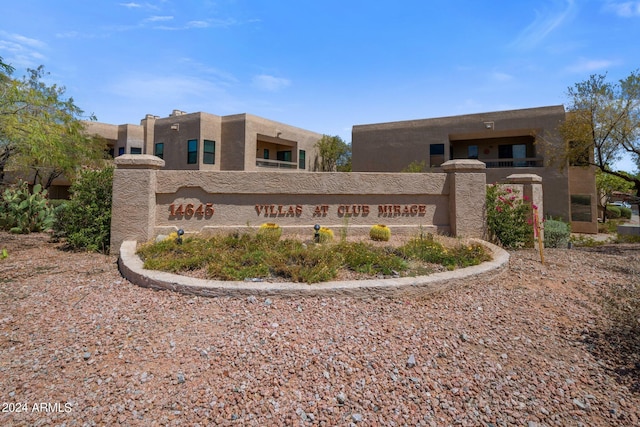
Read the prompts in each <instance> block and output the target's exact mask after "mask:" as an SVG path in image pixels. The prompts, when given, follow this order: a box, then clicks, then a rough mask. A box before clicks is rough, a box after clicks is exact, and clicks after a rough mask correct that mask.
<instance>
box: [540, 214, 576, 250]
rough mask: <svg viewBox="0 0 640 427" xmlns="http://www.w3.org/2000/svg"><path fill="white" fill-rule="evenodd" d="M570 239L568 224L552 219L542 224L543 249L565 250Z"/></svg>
mask: <svg viewBox="0 0 640 427" xmlns="http://www.w3.org/2000/svg"><path fill="white" fill-rule="evenodd" d="M570 237H571V228H570V226H569V224H567V223H566V222H562V221H556V220H554V219H548V220H546V221H545V222H544V247H545V248H566V247H567V245H568V243H569V238H570Z"/></svg>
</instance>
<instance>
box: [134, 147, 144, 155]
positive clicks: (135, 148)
mask: <svg viewBox="0 0 640 427" xmlns="http://www.w3.org/2000/svg"><path fill="white" fill-rule="evenodd" d="M131 154H142V148H140V147H131Z"/></svg>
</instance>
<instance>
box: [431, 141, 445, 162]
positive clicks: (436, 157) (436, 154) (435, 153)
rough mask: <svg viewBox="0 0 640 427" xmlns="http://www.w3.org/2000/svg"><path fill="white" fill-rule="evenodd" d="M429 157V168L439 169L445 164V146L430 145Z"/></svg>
mask: <svg viewBox="0 0 640 427" xmlns="http://www.w3.org/2000/svg"><path fill="white" fill-rule="evenodd" d="M429 157H430V159H431V161H430V163H429V166H431V167H438V166H440V165H441V164H443V163H444V144H431V145H429Z"/></svg>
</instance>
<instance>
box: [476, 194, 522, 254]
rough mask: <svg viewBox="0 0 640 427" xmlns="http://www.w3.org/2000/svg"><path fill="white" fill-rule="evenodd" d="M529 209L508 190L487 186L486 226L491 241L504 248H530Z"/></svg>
mask: <svg viewBox="0 0 640 427" xmlns="http://www.w3.org/2000/svg"><path fill="white" fill-rule="evenodd" d="M530 209H531V208H530V207H529V205H527V204H526V203H524V201H523V200H522V199H520V198H519V196H517V195H516V194H515V193H514V192H513V190H511V189H510V188H505V189H503V188H501V187H500V186H498V185H489V186H487V226H488V228H489V235H490V238H491V240H492V241H494V242H495V243H498V244H500V245H502V246H504V247H505V248H520V247H530V246H532V245H533V226H532V225H531V221H530V220H529V214H530Z"/></svg>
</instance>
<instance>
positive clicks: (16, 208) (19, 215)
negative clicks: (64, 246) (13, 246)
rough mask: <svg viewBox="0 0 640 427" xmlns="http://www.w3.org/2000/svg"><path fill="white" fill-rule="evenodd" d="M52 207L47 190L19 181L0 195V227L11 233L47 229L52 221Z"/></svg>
mask: <svg viewBox="0 0 640 427" xmlns="http://www.w3.org/2000/svg"><path fill="white" fill-rule="evenodd" d="M54 218H55V217H54V214H53V209H52V208H51V206H50V205H49V201H48V200H47V190H45V189H43V188H42V186H41V185H40V184H36V185H35V186H34V187H33V190H32V191H31V192H30V191H29V185H28V184H27V183H26V182H21V183H20V184H19V185H18V186H17V187H13V188H7V189H6V190H5V191H4V192H3V193H2V197H0V228H1V229H3V230H8V231H10V232H12V233H19V234H26V233H31V232H40V231H45V230H48V229H49V228H50V227H51V226H52V225H53V222H54Z"/></svg>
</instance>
